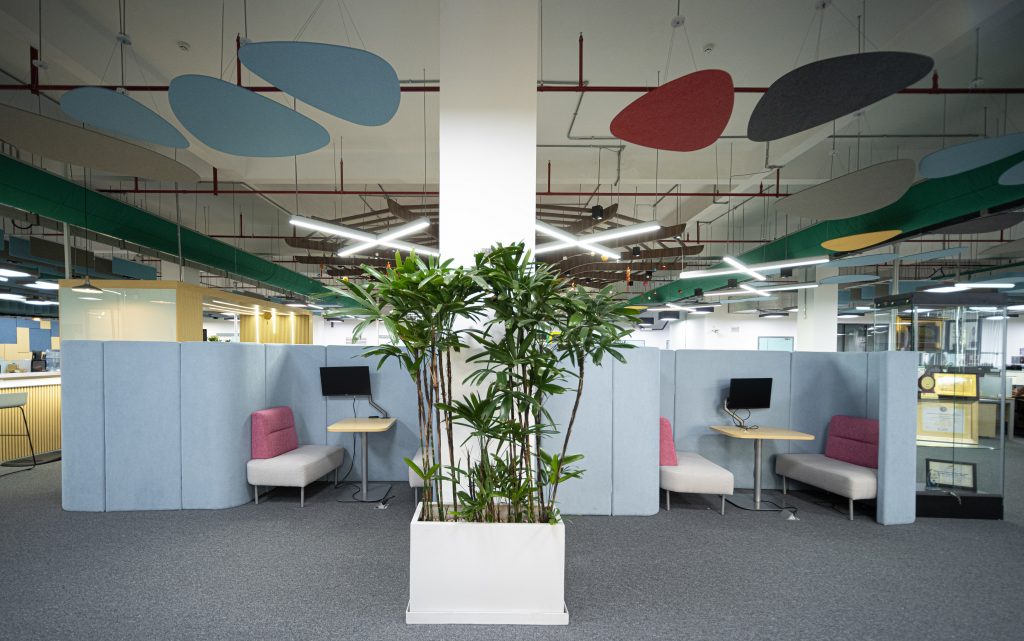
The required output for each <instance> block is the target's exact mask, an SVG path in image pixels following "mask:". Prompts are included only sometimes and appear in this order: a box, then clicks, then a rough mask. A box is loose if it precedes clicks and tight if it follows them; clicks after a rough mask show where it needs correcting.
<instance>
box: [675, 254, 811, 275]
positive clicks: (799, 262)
mask: <svg viewBox="0 0 1024 641" xmlns="http://www.w3.org/2000/svg"><path fill="white" fill-rule="evenodd" d="M730 258H732V257H731V256H730ZM723 260H724V259H723ZM733 260H735V259H733ZM828 260H829V259H828V256H812V257H810V258H793V259H787V260H777V261H773V262H770V263H758V264H756V265H744V267H746V268H747V269H749V270H751V271H755V272H758V273H765V274H767V273H772V272H777V271H781V270H783V269H791V268H794V267H809V266H811V265H821V264H824V263H827V262H828ZM726 262H728V261H726ZM736 262H739V261H736ZM741 264H742V263H741ZM742 273H746V272H744V271H743V270H741V269H737V268H735V267H719V268H717V269H700V270H696V271H692V272H682V273H680V274H679V278H681V279H684V278H702V277H704V276H725V275H727V274H742Z"/></svg>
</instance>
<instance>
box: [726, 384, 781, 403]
mask: <svg viewBox="0 0 1024 641" xmlns="http://www.w3.org/2000/svg"><path fill="white" fill-rule="evenodd" d="M728 403H729V409H731V410H755V409H765V408H768V407H771V403H772V379H770V378H734V379H732V380H731V381H730V382H729V401H728Z"/></svg>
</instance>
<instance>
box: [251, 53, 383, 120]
mask: <svg viewBox="0 0 1024 641" xmlns="http://www.w3.org/2000/svg"><path fill="white" fill-rule="evenodd" d="M238 58H239V60H241V61H242V64H243V65H245V66H246V67H248V68H249V69H250V70H251V71H252V72H253V73H255V74H256V75H258V76H260V77H261V78H263V79H264V80H266V81H267V82H269V83H271V84H273V85H274V86H275V87H277V88H278V89H281V90H282V91H285V92H287V93H289V94H291V95H293V96H295V97H296V98H297V99H299V100H301V101H302V102H304V103H306V104H308V105H311V106H313V107H316V108H317V109H319V110H321V111H326V112H327V113H329V114H331V115H332V116H337V117H338V118H342V119H343V120H348V121H349V122H354V123H356V124H357V125H366V126H376V125H383V124H384V123H386V122H388V121H389V120H391V118H392V117H393V116H394V115H395V112H397V111H398V104H399V102H400V101H401V98H402V93H401V87H400V86H399V83H398V74H397V73H395V69H394V67H392V66H391V65H390V64H389V63H388V61H387V60H385V59H383V58H381V57H380V56H378V55H376V54H373V53H370V52H369V51H364V50H363V49H353V48H352V47H342V46H340V45H330V44H323V43H319V42H254V43H250V44H247V45H245V46H243V47H242V48H241V49H239V50H238Z"/></svg>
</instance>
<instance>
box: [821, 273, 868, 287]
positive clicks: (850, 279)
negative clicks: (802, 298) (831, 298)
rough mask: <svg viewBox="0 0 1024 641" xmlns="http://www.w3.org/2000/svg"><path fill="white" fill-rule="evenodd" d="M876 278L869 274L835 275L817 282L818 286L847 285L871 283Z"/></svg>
mask: <svg viewBox="0 0 1024 641" xmlns="http://www.w3.org/2000/svg"><path fill="white" fill-rule="evenodd" d="M876 280H878V276H874V275H871V274H837V275H835V276H827V277H825V278H822V279H821V280H819V281H818V284H819V285H845V284H848V283H873V282H874V281H876Z"/></svg>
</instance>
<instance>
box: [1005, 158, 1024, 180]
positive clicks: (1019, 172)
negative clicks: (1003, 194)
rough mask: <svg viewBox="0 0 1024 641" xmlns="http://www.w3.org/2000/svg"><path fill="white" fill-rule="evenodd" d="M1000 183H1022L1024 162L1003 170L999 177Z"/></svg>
mask: <svg viewBox="0 0 1024 641" xmlns="http://www.w3.org/2000/svg"><path fill="white" fill-rule="evenodd" d="M999 184H1000V185H1006V186H1010V185H1024V162H1019V163H1017V164H1016V165H1014V166H1013V167H1010V168H1009V169H1007V170H1006V171H1004V172H1003V175H1002V176H1000V177H999Z"/></svg>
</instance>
